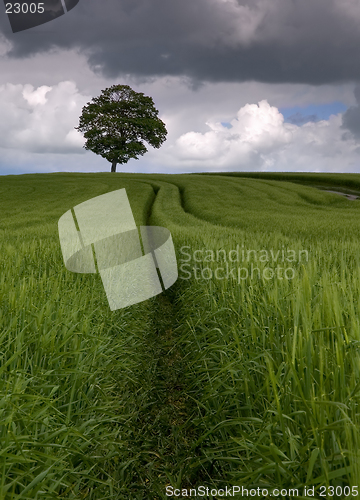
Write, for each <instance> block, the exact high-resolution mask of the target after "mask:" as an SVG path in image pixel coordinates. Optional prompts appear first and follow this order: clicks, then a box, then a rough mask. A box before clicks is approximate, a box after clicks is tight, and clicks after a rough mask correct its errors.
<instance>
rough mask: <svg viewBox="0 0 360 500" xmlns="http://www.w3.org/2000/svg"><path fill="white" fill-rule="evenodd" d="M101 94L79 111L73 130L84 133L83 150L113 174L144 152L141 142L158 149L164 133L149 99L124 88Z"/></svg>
mask: <svg viewBox="0 0 360 500" xmlns="http://www.w3.org/2000/svg"><path fill="white" fill-rule="evenodd" d="M101 92H102V94H101V95H100V96H99V97H93V98H92V100H91V102H88V103H87V104H86V105H85V106H84V107H83V108H82V114H81V116H80V119H79V126H78V127H75V129H76V130H79V131H80V132H84V137H85V139H86V142H85V145H84V148H85V149H88V150H91V151H93V152H94V153H96V154H98V155H101V156H102V157H103V158H106V160H108V161H109V162H110V163H111V172H116V165H117V164H118V163H120V164H123V163H127V162H128V161H129V160H130V158H134V159H136V160H137V159H138V157H139V156H142V155H143V154H144V153H146V152H147V149H146V147H145V145H144V142H143V141H146V142H147V143H148V144H150V145H151V146H153V147H154V148H157V149H158V148H159V147H160V146H161V144H162V143H163V142H164V141H165V139H166V134H167V130H166V128H165V124H164V122H163V121H162V120H160V118H158V116H157V115H158V113H159V112H158V110H157V109H156V108H155V105H154V101H153V100H152V98H151V97H147V96H145V95H144V94H143V93H141V92H135V91H134V90H132V88H131V87H129V86H128V85H113V86H112V87H109V88H107V89H105V90H102V91H101Z"/></svg>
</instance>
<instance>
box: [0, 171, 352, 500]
mask: <svg viewBox="0 0 360 500" xmlns="http://www.w3.org/2000/svg"><path fill="white" fill-rule="evenodd" d="M271 175H272V177H271ZM271 175H270V174H265V173H264V174H261V175H260V174H241V175H234V174H227V175H225V174H224V175H173V176H170V175H160V174H158V175H155V174H153V175H144V174H138V175H136V174H39V175H24V176H7V177H2V179H1V186H0V192H1V196H0V208H1V213H2V216H3V217H2V222H1V226H0V234H1V239H0V252H1V253H0V255H1V258H0V270H1V272H0V281H1V287H0V415H1V417H0V418H1V424H2V425H1V426H0V468H1V483H0V498H1V499H4V500H10V499H14V500H15V499H16V500H17V499H40V498H41V499H51V498H67V499H81V498H86V499H91V500H100V499H121V500H122V499H124V500H125V499H136V500H137V499H139V500H140V499H148V498H151V499H162V498H168V497H166V495H165V487H166V486H167V485H172V486H173V487H181V488H196V487H197V486H200V485H209V486H212V487H214V488H220V487H224V486H225V485H228V486H231V485H240V486H244V487H247V488H251V487H254V488H255V487H262V488H268V489H269V491H270V490H271V489H272V488H279V487H281V488H298V490H299V496H298V498H301V497H302V494H303V490H304V486H305V485H306V486H314V487H315V489H316V492H317V493H316V494H319V492H320V491H321V490H320V488H321V487H328V486H334V487H336V486H337V487H338V488H344V487H345V486H350V487H353V486H357V485H359V483H360V468H359V463H360V460H359V459H360V457H359V451H358V450H359V445H360V435H359V429H360V425H359V424H360V417H359V411H358V405H359V399H360V356H359V348H360V329H359V317H360V314H359V309H360V266H359V264H360V262H359V254H358V242H359V235H360V233H359V231H360V218H359V215H360V205H359V202H358V201H349V200H347V199H345V198H343V197H341V196H338V195H335V194H331V193H325V192H322V191H320V190H318V189H315V188H314V187H312V186H311V185H310V184H309V183H311V182H313V185H314V186H315V185H322V186H324V185H333V186H336V187H339V186H340V188H341V186H343V188H344V189H352V190H356V189H358V190H360V177H359V176H358V175H353V176H351V175H344V176H342V175H333V174H329V175H327V174H326V175H325V174H323V175H321V174H293V175H292V174H271ZM292 181H296V182H292ZM300 182H303V183H304V185H302V184H300ZM305 183H308V184H307V185H305ZM123 187H125V188H126V190H127V193H128V196H129V200H130V204H131V207H132V209H133V212H134V216H135V219H136V222H137V224H138V225H141V224H148V223H150V224H153V225H161V226H165V227H168V228H169V229H170V231H171V233H172V236H173V240H174V243H175V247H176V251H177V256H178V263H179V268H180V271H179V279H178V281H177V282H176V284H175V285H173V287H171V289H170V290H168V291H167V292H166V293H164V294H161V295H159V296H157V297H154V298H152V299H150V300H148V301H146V302H143V303H140V304H137V305H135V306H132V307H129V308H126V309H122V310H118V311H114V312H110V310H109V308H108V305H107V302H106V296H105V293H104V290H103V287H102V283H101V281H100V278H99V276H96V275H91V274H89V275H87V274H85V275H81V274H74V273H71V272H69V271H67V270H66V269H65V267H64V265H63V261H62V256H61V250H60V245H59V241H58V236H57V221H58V219H59V217H60V216H61V215H62V214H63V213H64V212H65V211H67V210H68V209H70V208H72V207H73V206H74V205H76V204H78V203H81V202H82V201H85V200H87V199H90V198H91V197H94V196H97V195H100V194H103V193H106V192H108V191H111V190H114V189H120V188H123ZM237 246H238V247H237ZM185 247H186V250H184V248H185ZM236 248H239V252H240V253H238V254H234V253H233V256H234V255H237V256H238V257H239V255H240V256H241V257H242V255H241V250H244V252H245V253H244V254H243V256H244V258H241V259H240V258H239V261H237V260H236V259H233V260H231V259H230V258H229V252H230V251H234V250H235V249H236ZM249 249H250V250H253V252H252V253H251V252H250V254H249V256H247V254H246V250H249ZM287 249H291V250H293V251H294V255H295V256H296V257H295V258H294V259H293V260H291V259H290V260H286V255H288V254H286V251H287ZM196 250H198V252H197V254H194V252H195V251H196ZM209 250H210V251H211V252H212V253H211V252H210V253H209ZM302 250H306V251H307V257H306V258H305V256H304V255H306V254H302V255H303V257H302V258H301V259H299V258H298V256H299V251H302ZM271 251H273V254H272V255H271ZM185 252H186V253H185ZM207 252H208V253H207ZM216 252H217V253H216ZM277 252H279V253H277ZM281 252H285V253H284V256H285V260H284V259H283V260H282V253H281ZM187 255H190V260H189V261H188V256H187ZM206 255H208V256H209V255H210V256H212V258H208V259H207V260H205V257H206ZM260 256H262V258H261V259H260ZM276 256H277V257H276ZM226 264H227V265H228V266H230V268H235V272H234V273H230V274H229V275H228V276H227V277H225V278H223V279H218V278H216V273H218V271H217V269H218V270H219V268H221V269H223V270H222V271H221V272H220V274H219V273H218V276H220V275H221V276H222V277H223V276H224V269H226ZM182 265H185V266H184V268H183V270H182V268H181V266H182ZM251 265H253V268H256V269H258V270H257V271H255V272H254V276H253V278H251V276H248V277H246V272H245V270H247V271H248V273H249V274H250V270H251ZM278 266H282V267H284V268H285V266H286V267H288V268H291V269H292V270H293V271H292V273H294V275H292V274H291V276H293V277H292V278H291V279H284V278H283V279H279V278H276V276H275V277H273V278H270V279H267V274H266V272H265V274H264V271H265V270H266V269H269V268H271V269H275V268H276V267H278ZM239 267H241V268H242V269H243V271H242V275H241V277H239V275H238V268H239ZM185 270H186V272H185ZM267 272H268V271H267ZM189 274H190V277H189ZM187 278H189V279H187ZM342 491H343V490H342ZM343 497H345V495H343ZM217 498H220V497H217ZM238 498H240V497H239V496H238ZM278 498H290V497H287V496H286V495H285V496H284V495H283V497H278ZM304 498H305V497H304Z"/></svg>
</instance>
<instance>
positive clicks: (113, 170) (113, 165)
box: [111, 160, 117, 172]
mask: <svg viewBox="0 0 360 500" xmlns="http://www.w3.org/2000/svg"><path fill="white" fill-rule="evenodd" d="M116 165H117V161H116V160H114V161H113V162H112V164H111V172H116Z"/></svg>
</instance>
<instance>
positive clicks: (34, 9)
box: [5, 3, 45, 14]
mask: <svg viewBox="0 0 360 500" xmlns="http://www.w3.org/2000/svg"><path fill="white" fill-rule="evenodd" d="M5 8H6V14H27V13H30V14H36V13H38V14H42V13H43V12H45V8H44V3H31V4H30V5H28V4H27V3H22V4H20V3H14V4H12V3H7V4H6V5H5Z"/></svg>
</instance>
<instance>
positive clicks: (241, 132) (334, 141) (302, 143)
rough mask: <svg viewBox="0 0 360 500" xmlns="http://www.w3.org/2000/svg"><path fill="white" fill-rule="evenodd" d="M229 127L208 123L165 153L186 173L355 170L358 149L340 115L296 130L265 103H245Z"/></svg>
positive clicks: (358, 161)
mask: <svg viewBox="0 0 360 500" xmlns="http://www.w3.org/2000/svg"><path fill="white" fill-rule="evenodd" d="M230 124H231V128H227V127H226V126H224V125H222V124H221V123H219V122H212V121H208V122H207V126H208V128H209V129H210V130H208V131H207V132H204V133H200V132H194V131H192V132H187V133H185V134H182V135H181V136H180V137H179V138H178V139H177V140H176V141H175V143H174V144H173V145H172V146H170V147H169V148H168V150H167V152H166V158H165V157H164V161H162V163H163V164H164V163H166V161H167V162H169V161H170V156H172V163H173V165H174V167H175V168H176V169H179V170H181V171H186V170H194V169H195V170H205V171H206V170H213V171H217V170H218V171H224V170H248V171H252V170H275V171H277V170H278V171H284V170H285V171H300V170H304V171H335V170H337V171H357V170H360V155H359V144H358V143H357V142H356V140H355V139H354V138H353V137H352V136H350V135H349V136H347V137H346V138H344V130H343V129H342V128H341V125H342V117H341V115H340V114H339V115H332V116H330V118H329V119H328V120H322V121H319V122H309V123H305V124H304V125H302V126H297V125H293V124H290V123H285V122H284V117H283V115H282V114H281V113H280V112H279V110H278V109H277V108H276V107H275V106H271V105H270V104H269V103H268V102H267V101H266V100H262V101H260V102H259V103H258V104H257V105H256V104H246V105H245V106H243V107H242V108H240V109H239V111H238V112H237V115H236V118H234V119H232V120H231V122H230Z"/></svg>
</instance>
